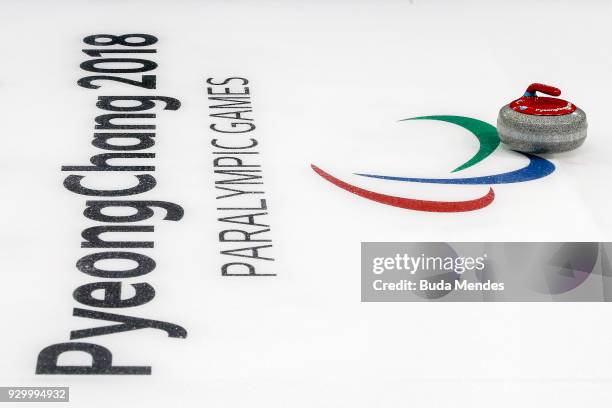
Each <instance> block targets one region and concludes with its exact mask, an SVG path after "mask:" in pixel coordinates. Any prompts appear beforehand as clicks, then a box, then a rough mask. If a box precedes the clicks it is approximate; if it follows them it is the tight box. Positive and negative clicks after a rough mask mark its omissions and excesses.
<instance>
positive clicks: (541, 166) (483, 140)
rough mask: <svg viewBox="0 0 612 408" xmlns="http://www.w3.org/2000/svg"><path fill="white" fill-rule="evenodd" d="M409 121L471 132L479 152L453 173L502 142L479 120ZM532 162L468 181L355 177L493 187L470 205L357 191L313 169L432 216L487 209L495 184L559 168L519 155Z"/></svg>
mask: <svg viewBox="0 0 612 408" xmlns="http://www.w3.org/2000/svg"><path fill="white" fill-rule="evenodd" d="M409 120H437V121H443V122H448V123H452V124H455V125H457V126H461V127H462V128H464V129H466V130H468V131H469V132H471V133H472V134H473V135H474V136H476V138H477V139H478V142H479V145H480V147H479V149H478V151H477V152H476V153H475V154H474V156H472V158H470V159H469V160H468V161H467V162H465V163H463V164H462V165H460V166H459V167H457V168H455V169H454V170H453V171H452V173H456V172H459V171H462V170H465V169H467V168H470V167H472V166H474V165H476V164H477V163H479V162H481V161H483V160H484V159H486V158H487V157H489V156H490V155H491V153H493V152H494V151H495V150H496V149H497V147H498V146H499V143H500V140H499V136H498V135H497V129H496V128H495V127H494V126H492V125H490V124H489V123H487V122H483V121H481V120H478V119H474V118H470V117H465V116H421V117H416V118H409V119H403V121H409ZM517 154H521V155H523V156H525V157H526V158H527V159H529V163H528V164H527V165H526V166H524V167H522V168H519V169H516V170H513V171H510V172H506V173H499V174H492V175H486V176H478V177H464V178H417V177H405V176H392V175H382V174H371V173H355V174H356V175H358V176H362V177H368V178H374V179H380V180H390V181H399V182H411V183H429V184H469V185H479V184H483V185H489V191H488V192H487V194H485V195H484V196H482V197H478V198H476V199H471V200H467V201H427V200H419V199H413V198H407V197H398V196H391V195H386V194H381V193H377V192H375V191H370V190H366V189H363V188H361V187H357V186H355V185H353V184H349V183H347V182H345V181H342V180H340V179H338V178H336V177H334V176H332V175H331V174H329V173H327V172H325V171H323V170H322V169H320V168H319V167H317V166H315V165H314V164H312V165H311V167H312V169H313V170H314V171H315V172H316V173H317V174H319V175H320V176H321V177H323V178H324V179H325V180H327V181H329V182H330V183H332V184H334V185H335V186H337V187H340V188H342V189H344V190H346V191H348V192H350V193H353V194H355V195H358V196H360V197H363V198H366V199H368V200H372V201H376V202H378V203H381V204H386V205H390V206H393V207H399V208H405V209H409V210H416V211H429V212H462V211H474V210H479V209H481V208H484V207H486V206H488V205H489V204H491V203H492V202H493V200H494V198H495V192H494V191H493V188H492V187H491V185H493V184H510V183H522V182H525V181H530V180H535V179H539V178H542V177H545V176H547V175H549V174H550V173H552V172H553V171H554V170H555V165H554V164H552V163H551V162H550V161H548V160H546V159H543V158H542V157H539V156H536V155H532V154H528V153H521V152H517Z"/></svg>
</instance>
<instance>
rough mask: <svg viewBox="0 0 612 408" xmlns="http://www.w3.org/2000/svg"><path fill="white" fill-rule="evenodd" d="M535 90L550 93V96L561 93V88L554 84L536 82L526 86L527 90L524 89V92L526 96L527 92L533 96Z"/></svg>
mask: <svg viewBox="0 0 612 408" xmlns="http://www.w3.org/2000/svg"><path fill="white" fill-rule="evenodd" d="M536 91H538V92H542V93H545V94H546V95H551V96H559V95H561V90H560V89H559V88H555V87H554V86H550V85H544V84H539V83H537V82H536V83H533V84H531V85H529V87H528V88H527V91H525V94H526V96H527V94H530V95H532V96H535V93H536Z"/></svg>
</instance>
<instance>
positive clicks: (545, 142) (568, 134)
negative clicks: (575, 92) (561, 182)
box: [497, 84, 587, 153]
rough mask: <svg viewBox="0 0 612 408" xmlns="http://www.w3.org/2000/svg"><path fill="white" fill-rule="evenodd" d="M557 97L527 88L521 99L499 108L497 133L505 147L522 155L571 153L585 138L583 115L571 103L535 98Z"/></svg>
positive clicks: (540, 87) (546, 89)
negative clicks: (523, 153)
mask: <svg viewBox="0 0 612 408" xmlns="http://www.w3.org/2000/svg"><path fill="white" fill-rule="evenodd" d="M536 91H537V92H542V93H545V94H547V95H551V96H559V95H561V90H560V89H558V88H555V87H552V86H548V85H544V84H531V85H529V88H527V91H526V92H525V95H523V96H522V97H520V98H519V99H517V100H515V101H512V102H510V103H509V104H508V105H506V106H504V107H503V108H501V110H500V111H499V116H498V117H497V133H498V134H499V138H500V139H501V141H502V142H504V143H505V144H506V145H508V147H510V148H511V149H513V150H517V151H519V152H526V153H557V152H565V151H568V150H574V149H576V148H578V147H580V145H582V143H584V139H585V138H586V135H587V120H586V114H585V113H584V111H583V110H582V109H580V108H578V107H577V106H576V105H574V104H573V103H570V102H568V101H565V100H563V99H559V98H550V97H547V96H537V95H536Z"/></svg>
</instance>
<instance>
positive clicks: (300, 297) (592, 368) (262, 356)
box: [0, 0, 612, 408]
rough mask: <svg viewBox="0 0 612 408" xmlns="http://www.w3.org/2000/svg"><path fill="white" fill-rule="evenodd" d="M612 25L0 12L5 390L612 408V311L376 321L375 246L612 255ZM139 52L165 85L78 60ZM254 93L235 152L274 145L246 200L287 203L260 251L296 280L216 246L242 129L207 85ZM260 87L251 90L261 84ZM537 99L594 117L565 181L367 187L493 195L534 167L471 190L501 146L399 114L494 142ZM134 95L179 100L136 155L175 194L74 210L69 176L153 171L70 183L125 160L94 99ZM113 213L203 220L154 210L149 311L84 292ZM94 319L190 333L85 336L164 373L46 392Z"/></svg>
mask: <svg viewBox="0 0 612 408" xmlns="http://www.w3.org/2000/svg"><path fill="white" fill-rule="evenodd" d="M611 13H612V6H611V5H610V4H609V3H607V2H604V1H586V2H570V1H560V2H553V1H538V2H533V1H532V2H528V1H514V2H490V1H482V2H477V1H453V2H451V1H432V2H426V1H419V0H414V1H389V2H375V1H369V2H367V1H355V2H349V1H325V2H324V1H314V2H300V1H285V2H280V1H278V2H273V1H259V2H248V1H231V2H227V1H200V2H197V1H182V2H170V1H168V2H162V1H132V2H129V4H128V3H127V2H119V1H105V2H77V1H63V2H59V1H56V2H45V1H31V2H18V1H11V2H9V1H4V2H2V4H1V5H0V35H1V36H2V39H3V40H2V46H1V52H2V64H1V66H0V72H1V73H2V75H1V76H0V96H1V97H0V112H2V113H1V114H0V115H1V120H0V135H2V142H3V144H2V148H1V149H0V183H1V185H2V191H3V199H2V200H1V201H0V210H1V212H2V214H3V217H2V222H1V224H0V225H1V227H0V231H1V233H0V244H1V247H2V250H0V265H1V270H2V274H3V277H4V279H3V283H2V285H0V307H1V310H2V315H1V316H2V323H3V324H2V327H3V330H2V338H1V340H0V345H1V347H0V349H1V350H2V353H1V354H0V362H1V363H0V385H1V386H51V385H52V386H70V387H71V394H70V398H71V402H70V406H75V407H92V408H96V407H109V406H116V407H127V406H139V407H162V406H169V405H177V406H185V407H215V408H217V407H228V408H229V407H245V406H250V407H267V408H271V407H279V408H280V407H282V408H286V407H295V408H298V407H402V406H418V407H470V408H475V407H517V406H521V407H536V406H537V407H542V406H546V407H576V406H588V407H608V406H609V405H610V401H611V400H612V387H611V381H612V374H611V370H610V363H611V361H612V351H611V348H610V338H611V337H612V330H611V329H610V324H609V318H610V316H611V313H612V310H611V309H610V307H609V305H607V304H606V303H466V304H461V303H455V304H453V303H449V304H437V303H361V302H360V276H359V271H360V243H361V242H362V241H446V242H448V241H610V240H612V215H611V212H610V204H609V203H610V198H611V196H612V195H611V193H610V191H611V190H610V176H611V175H612V162H611V161H610V157H611V156H612V144H611V143H610V128H611V124H610V123H607V122H609V121H610V118H611V117H612V116H611V115H610V103H609V101H610V99H609V98H610V95H609V94H608V93H609V91H610V89H611V85H612V81H611V80H610V72H612V51H611V48H610V41H609V40H610V38H611V36H612V27H611V26H610V24H609V17H610V15H611ZM128 33H147V34H150V35H153V36H155V37H157V38H158V42H157V43H155V44H154V46H151V47H152V48H154V49H156V53H155V54H150V55H149V54H143V55H144V56H136V58H148V59H151V60H154V61H155V62H156V63H157V64H158V67H157V68H155V70H154V72H153V73H154V74H155V75H156V76H157V79H156V81H157V85H156V89H140V88H135V87H130V86H127V85H126V84H124V83H119V82H110V81H106V82H104V83H103V84H100V85H102V86H101V87H100V88H98V89H86V88H83V87H81V86H79V85H77V81H78V80H79V79H80V78H83V77H86V76H91V75H108V74H96V73H92V72H86V71H85V70H83V69H81V68H80V67H79V65H80V64H81V63H83V62H84V61H87V60H89V59H92V57H90V56H88V55H86V54H85V53H83V52H82V51H81V50H82V49H94V48H103V47H97V46H92V45H88V44H85V43H84V42H83V38H85V37H87V36H89V35H93V34H113V35H121V34H128ZM112 57H117V56H116V55H115V56H112ZM120 57H123V55H121V56H120ZM132 57H133V56H132ZM144 74H145V75H146V74H147V73H144ZM118 75H119V74H118ZM120 75H121V76H124V77H126V78H135V77H140V75H143V74H142V73H138V74H137V75H133V74H127V75H123V74H120ZM231 77H238V78H244V79H247V80H248V86H249V92H250V93H249V95H250V103H252V109H249V110H252V112H247V113H244V117H249V118H250V119H253V123H255V124H256V126H257V128H256V130H255V131H253V132H252V135H251V134H248V135H239V134H237V135H234V136H235V137H236V139H232V140H234V141H236V143H242V142H243V141H244V140H249V138H251V137H253V138H255V139H256V140H257V142H258V146H257V148H258V150H257V152H258V154H257V155H252V156H249V160H253V161H252V162H251V163H254V164H256V165H259V166H261V167H260V169H261V170H262V173H261V174H263V179H262V180H263V183H264V184H262V185H256V186H255V189H257V190H258V191H259V189H260V187H261V191H264V192H265V194H262V195H261V197H260V196H259V195H257V194H250V195H245V196H243V197H242V198H244V199H245V201H244V203H246V202H247V201H248V199H250V198H251V197H257V200H258V199H259V198H265V199H266V203H267V207H268V208H267V211H266V215H265V216H264V218H263V219H262V221H263V222H262V223H263V224H265V225H270V227H269V229H270V231H268V232H265V233H264V235H265V239H271V240H272V241H271V245H272V247H271V248H270V247H268V248H265V249H264V250H262V253H261V255H262V256H269V257H271V258H274V261H267V260H255V261H254V265H256V268H257V272H259V273H261V274H271V275H275V276H260V277H228V276H222V275H221V272H220V268H221V267H222V265H224V264H225V263H227V262H231V260H228V256H226V255H222V254H220V251H221V250H226V249H228V248H230V247H228V245H231V243H230V244H228V243H227V242H226V243H220V242H219V233H220V232H221V231H222V230H224V229H227V228H232V224H230V225H221V223H220V222H219V221H218V218H219V217H222V216H224V215H223V214H221V213H220V212H219V210H218V209H217V208H218V207H219V205H218V204H219V200H218V199H215V197H217V196H219V190H218V189H215V185H216V184H215V182H216V181H218V173H215V170H216V169H217V168H214V167H213V160H214V159H215V157H216V156H215V154H214V152H215V151H216V150H215V148H214V147H213V146H212V145H211V140H213V139H215V138H221V139H219V140H224V141H227V140H228V139H227V137H229V136H228V135H227V134H219V133H215V131H214V130H212V129H211V128H210V125H211V124H213V123H219V124H220V125H219V126H226V125H227V124H228V122H226V121H224V118H219V117H218V116H217V117H214V116H212V117H211V116H210V115H211V114H213V113H216V112H217V111H215V110H214V109H215V108H211V107H210V106H211V102H210V99H208V98H209V96H210V95H209V94H208V90H207V89H208V88H209V87H211V85H210V82H209V83H207V79H211V78H212V82H220V81H222V80H224V79H228V78H231ZM240 82H241V81H238V80H233V82H231V86H232V89H244V88H241V84H240ZM532 82H544V83H548V84H551V85H554V86H557V87H559V88H561V90H562V91H563V94H562V97H564V98H566V99H568V100H569V101H571V102H573V103H575V104H576V105H577V106H579V107H580V108H581V109H583V110H584V111H585V112H586V113H587V117H588V122H589V129H588V137H587V140H586V142H585V144H584V145H583V146H582V147H581V148H580V149H578V150H576V151H573V152H570V153H564V154H556V155H544V156H542V157H543V158H545V159H546V160H548V161H550V162H551V163H552V164H554V167H555V170H554V171H553V172H552V173H550V174H548V175H546V176H545V177H542V178H538V179H535V180H531V181H523V182H516V183H506V184H472V185H458V184H431V183H406V182H400V181H392V180H383V179H374V178H367V177H362V176H359V175H357V174H356V173H369V174H384V175H392V176H402V177H413V178H453V177H483V176H490V175H494V174H500V173H505V172H511V171H514V170H516V169H520V168H522V167H524V166H526V165H527V164H528V162H529V160H528V158H526V157H525V156H524V155H521V154H519V153H516V152H513V151H510V150H508V149H506V148H505V147H504V146H502V145H500V146H499V147H497V148H496V149H495V150H494V151H493V152H492V153H491V154H490V155H489V156H488V157H487V158H486V159H484V160H482V161H481V162H479V163H477V164H475V165H473V166H470V167H469V168H466V169H464V170H461V171H459V172H454V173H453V172H452V170H454V169H455V168H457V166H459V165H461V164H462V163H465V162H467V161H468V160H470V158H471V157H473V155H474V154H475V153H476V152H477V151H478V148H479V144H478V140H477V139H476V138H475V137H474V135H472V134H470V132H468V131H467V130H466V129H464V128H462V127H460V126H456V125H454V124H452V123H448V122H442V121H436V120H415V121H401V120H402V119H407V118H413V117H419V116H430V115H451V116H462V117H469V118H474V119H477V120H479V121H483V122H486V123H489V124H491V125H493V126H495V123H496V118H497V113H498V111H499V109H500V108H501V107H502V106H503V105H504V104H507V103H508V102H510V101H511V100H513V99H515V98H517V97H519V96H520V95H521V94H522V93H523V91H524V89H525V87H526V86H527V85H529V84H530V83H532ZM242 85H243V84H242ZM214 89H215V90H217V91H218V90H221V89H223V86H220V85H216V86H215V87H214ZM113 95H114V96H117V95H123V96H134V95H149V96H165V97H170V98H175V99H177V100H179V101H180V103H181V107H180V109H178V110H176V111H170V110H162V109H161V108H159V107H156V108H154V110H151V111H147V112H145V113H155V114H156V117H155V119H154V122H155V125H156V129H155V132H156V136H155V145H154V146H153V147H152V148H150V149H146V150H143V151H142V152H148V153H155V157H154V158H136V159H127V160H126V161H125V162H124V163H129V164H131V165H154V166H155V167H156V168H155V172H154V176H155V178H156V181H157V185H156V187H155V189H154V190H152V191H149V192H145V193H143V194H141V195H136V196H131V197H102V198H100V197H93V198H92V197H86V196H83V195H78V194H74V193H72V192H70V191H68V190H67V189H66V188H64V186H63V185H62V184H63V183H64V180H65V178H66V177H67V176H68V175H70V174H75V175H81V176H87V177H90V179H87V180H89V181H88V183H89V182H91V183H92V184H89V185H90V186H91V185H94V184H95V183H98V185H99V186H100V185H102V186H104V187H105V188H109V189H110V188H111V187H114V186H115V184H116V183H118V184H119V185H121V186H122V187H127V186H130V185H131V184H133V183H134V179H133V174H134V172H127V173H123V174H117V172H112V173H113V174H111V172H95V173H97V174H93V173H94V172H79V171H72V172H70V171H68V172H62V171H61V167H62V166H76V165H80V166H86V165H89V164H90V163H89V158H90V157H91V156H92V155H96V154H99V153H103V151H102V150H100V149H98V148H96V147H94V146H92V145H91V140H92V137H93V133H94V131H95V129H94V125H95V122H94V118H95V117H96V116H97V115H100V114H101V113H103V112H101V111H100V109H99V108H97V107H96V101H98V98H99V97H100V96H113ZM147 120H148V119H147ZM246 122H249V121H246ZM147 123H152V122H147ZM228 129H230V128H228ZM231 129H233V130H236V128H235V127H233V128H231ZM223 138H226V139H223ZM255 156H256V159H255V158H253V159H251V157H255ZM119 160H123V159H118V162H119ZM128 160H129V161H128ZM245 160H247V159H245ZM115 163H116V162H115ZM313 164H314V165H316V166H318V168H320V169H323V170H324V171H325V172H327V173H328V174H331V175H333V176H334V177H336V178H337V179H339V180H342V181H344V182H346V183H349V184H351V185H353V186H358V187H359V188H361V189H365V190H368V191H373V192H376V193H379V194H384V195H388V196H395V197H404V198H411V199H415V200H426V201H446V202H449V201H453V202H455V201H467V200H474V199H477V198H479V197H482V196H484V195H486V194H487V192H488V191H489V189H490V188H492V189H493V190H494V195H495V197H494V200H492V201H491V202H490V203H488V205H486V206H484V207H483V208H480V209H477V210H474V211H467V212H447V213H439V212H429V211H415V210H411V209H405V208H397V207H393V206H389V205H385V204H381V203H379V202H375V201H372V200H368V199H365V198H363V197H360V196H357V195H355V194H351V193H350V192H348V191H345V190H342V189H340V188H338V187H337V186H334V185H332V184H331V183H330V182H328V181H327V180H325V179H324V178H322V177H320V176H319V175H318V174H317V173H315V172H314V171H313V169H312V168H311V165H313ZM105 183H106V184H105ZM84 184H87V183H84ZM251 187H253V186H250V187H249V188H251ZM234 188H235V186H234ZM91 199H94V200H105V199H115V200H163V201H167V202H172V203H176V204H177V205H180V206H181V207H182V208H183V209H184V216H183V217H182V219H181V220H180V221H177V222H172V221H164V220H163V219H162V218H163V216H164V214H165V210H159V209H155V216H154V217H153V218H152V219H151V220H148V221H139V222H137V223H134V224H133V225H154V226H155V230H154V232H138V233H132V234H133V235H130V237H131V238H130V239H131V240H134V239H135V238H134V237H138V238H140V240H143V241H144V240H147V241H148V240H151V241H155V246H154V248H147V249H137V250H136V251H138V252H140V253H143V254H147V255H148V256H150V257H151V258H154V259H155V261H156V264H157V266H156V269H155V270H154V271H152V272H151V273H150V274H148V275H146V276H140V277H132V278H126V279H123V280H122V279H119V280H120V281H123V282H124V286H125V288H124V295H123V297H124V298H129V297H131V296H133V294H134V289H132V288H131V287H129V286H128V284H136V283H141V282H147V283H148V284H149V285H151V286H152V287H154V288H155V298H154V299H152V300H151V301H150V302H148V303H146V304H143V305H141V306H138V307H134V308H130V307H125V308H115V309H100V308H96V307H91V306H85V305H83V304H81V303H79V302H77V301H76V300H75V298H73V291H74V290H75V289H76V288H77V287H80V286H81V285H85V284H89V283H92V282H99V281H109V279H101V278H96V277H93V276H90V275H87V274H84V273H81V272H79V270H78V269H77V268H76V267H75V263H76V261H77V260H78V259H80V258H81V257H83V256H85V255H87V254H90V253H92V252H95V250H92V249H86V248H81V241H82V240H83V239H82V238H81V233H82V231H83V230H84V229H86V228H88V227H93V226H96V225H100V224H104V223H100V222H95V221H92V220H89V219H87V218H85V217H84V216H83V210H85V202H86V201H87V200H91ZM249 205H250V204H249ZM225 216H226V215H225ZM233 227H236V225H233ZM111 234H112V233H111ZM117 234H125V233H117ZM109 236H110V234H109ZM117 237H118V238H117V239H121V238H122V237H123V238H125V235H117ZM255 238H256V237H255ZM107 250H108V249H107ZM127 250H130V249H127ZM230 258H231V257H230ZM115 281H117V279H115ZM94 297H95V296H94ZM73 308H82V309H91V310H98V311H102V312H107V313H115V314H125V315H130V316H138V317H141V318H146V319H155V320H160V321H165V322H171V323H174V324H177V325H180V326H181V327H183V328H184V329H185V330H186V331H187V336H186V337H185V338H178V337H177V338H171V337H168V335H167V333H165V332H163V331H161V330H158V329H154V328H144V329H139V330H131V331H127V332H123V333H114V334H106V335H98V336H93V337H88V338H83V339H80V340H72V341H73V342H74V341H82V342H89V343H94V344H97V345H100V346H103V347H105V348H107V349H108V350H110V351H111V352H112V355H113V364H114V365H121V366H151V367H152V373H151V375H125V376H122V375H37V374H36V373H35V370H36V361H37V356H38V354H39V352H40V351H41V350H42V349H43V348H45V347H47V346H49V345H52V344H56V343H62V342H70V341H71V340H70V332H71V331H73V330H79V329H88V328H92V327H98V326H106V325H110V324H111V323H108V322H104V321H96V320H92V319H86V318H82V317H74V316H72V314H73ZM63 357H66V359H65V361H62V363H63V364H74V365H86V364H88V360H87V359H86V358H84V356H83V355H78V354H75V355H70V356H68V355H65V356H63Z"/></svg>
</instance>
